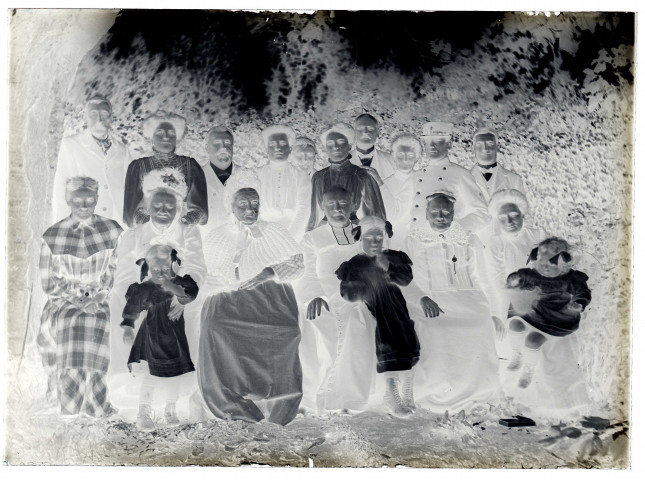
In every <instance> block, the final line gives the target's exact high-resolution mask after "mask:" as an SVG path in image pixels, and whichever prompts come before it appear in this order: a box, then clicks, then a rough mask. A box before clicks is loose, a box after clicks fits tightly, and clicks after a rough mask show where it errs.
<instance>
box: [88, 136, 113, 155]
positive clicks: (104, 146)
mask: <svg viewBox="0 0 645 480" xmlns="http://www.w3.org/2000/svg"><path fill="white" fill-rule="evenodd" d="M92 138H93V139H94V141H95V142H96V143H97V144H98V146H99V147H101V151H102V152H103V155H107V154H108V150H109V149H110V147H111V146H112V140H111V139H110V137H105V138H103V139H101V138H96V137H95V136H94V135H92Z"/></svg>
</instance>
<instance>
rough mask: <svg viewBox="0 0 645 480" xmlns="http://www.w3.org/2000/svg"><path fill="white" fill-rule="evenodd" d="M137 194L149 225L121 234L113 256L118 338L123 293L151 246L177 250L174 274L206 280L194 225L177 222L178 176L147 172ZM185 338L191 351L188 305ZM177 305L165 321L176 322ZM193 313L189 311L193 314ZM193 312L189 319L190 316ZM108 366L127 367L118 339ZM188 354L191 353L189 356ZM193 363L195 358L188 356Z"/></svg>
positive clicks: (182, 208) (184, 189) (180, 205)
mask: <svg viewBox="0 0 645 480" xmlns="http://www.w3.org/2000/svg"><path fill="white" fill-rule="evenodd" d="M141 190H142V194H143V210H142V212H143V213H144V214H145V215H146V216H147V217H149V218H150V221H149V222H146V223H144V224H143V225H138V226H136V227H135V228H132V229H129V230H127V231H126V232H125V233H124V234H123V238H122V239H121V241H120V243H119V247H118V248H117V251H116V255H117V258H118V259H119V261H118V267H117V270H116V273H115V282H114V292H113V294H112V300H111V306H112V314H113V321H112V328H113V330H112V335H113V338H115V339H119V338H120V336H121V332H120V330H119V328H118V325H119V323H120V322H121V313H122V312H123V308H124V307H125V293H126V290H127V288H128V286H129V285H131V284H132V283H135V282H138V281H139V273H140V269H139V265H138V264H137V262H138V261H140V260H141V259H142V258H144V257H145V255H146V252H147V251H148V250H149V249H150V247H152V246H154V245H167V246H170V247H172V248H174V249H175V250H176V251H177V256H178V257H179V258H180V259H181V265H180V269H179V272H177V274H178V275H182V276H183V275H190V276H191V278H192V279H193V280H195V282H197V285H198V286H200V287H201V285H202V282H203V280H204V279H205V277H206V266H205V262H204V255H203V253H202V240H201V236H200V233H199V228H198V226H197V225H187V224H185V223H183V222H181V218H182V217H183V216H184V215H185V213H186V209H187V206H186V196H187V195H188V186H187V185H186V180H185V179H184V176H183V174H182V173H181V172H180V171H179V170H177V169H174V168H162V169H159V170H152V171H151V172H150V173H148V174H147V175H146V176H145V177H144V178H143V181H142V185H141ZM186 308H187V309H188V311H189V312H187V314H186V320H187V322H188V325H187V328H186V330H187V335H188V337H189V339H190V340H192V342H191V346H193V349H192V351H195V352H196V350H197V334H195V333H194V332H196V331H197V329H198V325H197V324H198V320H197V318H198V315H199V313H198V312H197V311H196V307H193V306H192V304H191V305H190V306H187V307H186ZM183 309H184V307H183V305H180V304H179V303H177V302H173V306H172V309H171V318H179V316H180V315H181V314H182V312H183ZM193 310H194V311H193ZM191 311H193V314H192V315H190V312H191ZM111 351H112V359H113V360H114V361H113V362H112V367H111V368H110V371H111V372H114V373H118V372H125V371H126V366H127V357H128V354H127V351H128V350H127V349H126V346H125V345H124V344H123V342H121V341H120V340H115V341H113V342H111ZM192 351H191V354H192ZM193 359H194V360H195V355H193Z"/></svg>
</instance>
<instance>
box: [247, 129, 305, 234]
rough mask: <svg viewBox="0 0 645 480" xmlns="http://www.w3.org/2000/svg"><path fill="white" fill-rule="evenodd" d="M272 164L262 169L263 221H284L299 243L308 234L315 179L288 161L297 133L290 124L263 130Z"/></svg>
mask: <svg viewBox="0 0 645 480" xmlns="http://www.w3.org/2000/svg"><path fill="white" fill-rule="evenodd" d="M262 139H263V140H264V146H265V148H266V151H267V156H268V157H269V163H267V164H266V165H265V166H264V167H262V168H260V170H259V172H258V177H259V178H260V192H259V193H260V197H261V201H262V211H261V213H260V215H261V217H262V220H265V221H268V222H278V223H280V224H282V225H283V226H284V227H285V228H286V229H287V230H289V233H290V234H291V236H292V237H293V238H294V239H295V240H296V241H297V242H299V241H300V240H302V236H303V235H304V233H305V226H306V225H307V213H308V212H309V208H308V203H307V199H308V198H309V197H310V196H311V180H310V179H309V175H307V173H306V172H305V171H304V170H301V169H300V168H298V167H296V166H294V165H292V164H291V163H289V162H288V161H287V159H288V158H289V154H290V153H291V149H292V146H293V145H294V143H295V140H296V134H295V132H294V131H293V129H292V128H291V127H287V126H286V125H272V126H270V127H268V128H265V129H264V130H263V131H262Z"/></svg>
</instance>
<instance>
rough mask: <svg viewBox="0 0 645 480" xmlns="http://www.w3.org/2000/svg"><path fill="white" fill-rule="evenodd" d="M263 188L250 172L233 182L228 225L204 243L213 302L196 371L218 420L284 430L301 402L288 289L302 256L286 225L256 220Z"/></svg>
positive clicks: (296, 332) (294, 315)
mask: <svg viewBox="0 0 645 480" xmlns="http://www.w3.org/2000/svg"><path fill="white" fill-rule="evenodd" d="M259 185H260V182H259V180H258V178H257V176H256V175H255V174H254V172H253V171H251V170H247V169H240V170H238V171H236V172H235V173H234V174H232V175H231V177H230V178H229V180H228V182H226V188H225V190H224V195H225V202H224V204H225V205H226V206H227V208H229V209H230V210H231V212H232V215H231V221H230V223H229V224H228V225H223V226H222V227H220V228H219V229H218V230H216V231H213V232H211V233H210V234H209V235H208V237H206V238H205V239H204V251H205V252H206V265H207V268H208V273H209V277H208V281H207V283H206V287H205V289H206V290H207V291H208V292H207V294H208V295H210V297H208V298H207V299H206V301H205V303H204V307H203V309H202V320H201V334H200V345H199V358H200V360H199V365H198V368H197V371H198V377H199V386H200V389H201V392H202V395H203V397H204V401H205V403H206V405H207V406H208V408H209V409H210V410H211V412H212V413H213V414H214V415H215V416H217V417H219V418H226V419H234V420H246V421H250V422H258V421H260V420H262V419H266V420H267V421H269V422H272V423H277V424H280V425H286V424H287V423H289V422H290V421H291V420H293V419H294V417H295V416H296V414H297V413H298V406H299V404H300V399H301V397H302V373H301V366H300V360H299V358H298V345H299V343H300V329H299V326H298V304H297V301H296V298H295V295H294V292H293V289H292V287H291V285H290V284H289V282H291V281H292V280H295V279H297V278H298V277H299V276H301V275H302V273H303V271H304V264H303V255H302V251H301V249H300V247H299V246H298V244H297V243H296V242H295V240H293V238H292V237H291V236H290V235H289V233H288V232H287V230H286V229H285V228H284V227H283V226H282V225H280V224H278V223H272V222H265V221H262V220H259V219H258V215H259V214H260V208H261V200H262V199H261V198H260V196H259V194H258V192H259Z"/></svg>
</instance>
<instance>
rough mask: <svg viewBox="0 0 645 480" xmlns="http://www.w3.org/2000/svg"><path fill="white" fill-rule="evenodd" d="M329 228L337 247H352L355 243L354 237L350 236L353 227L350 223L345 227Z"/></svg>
mask: <svg viewBox="0 0 645 480" xmlns="http://www.w3.org/2000/svg"><path fill="white" fill-rule="evenodd" d="M329 226H330V227H331V231H332V232H333V234H334V238H336V243H338V245H352V244H354V243H355V242H356V240H354V236H353V235H352V228H354V226H353V225H352V224H351V223H350V224H349V225H347V226H346V227H333V226H331V225H329Z"/></svg>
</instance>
